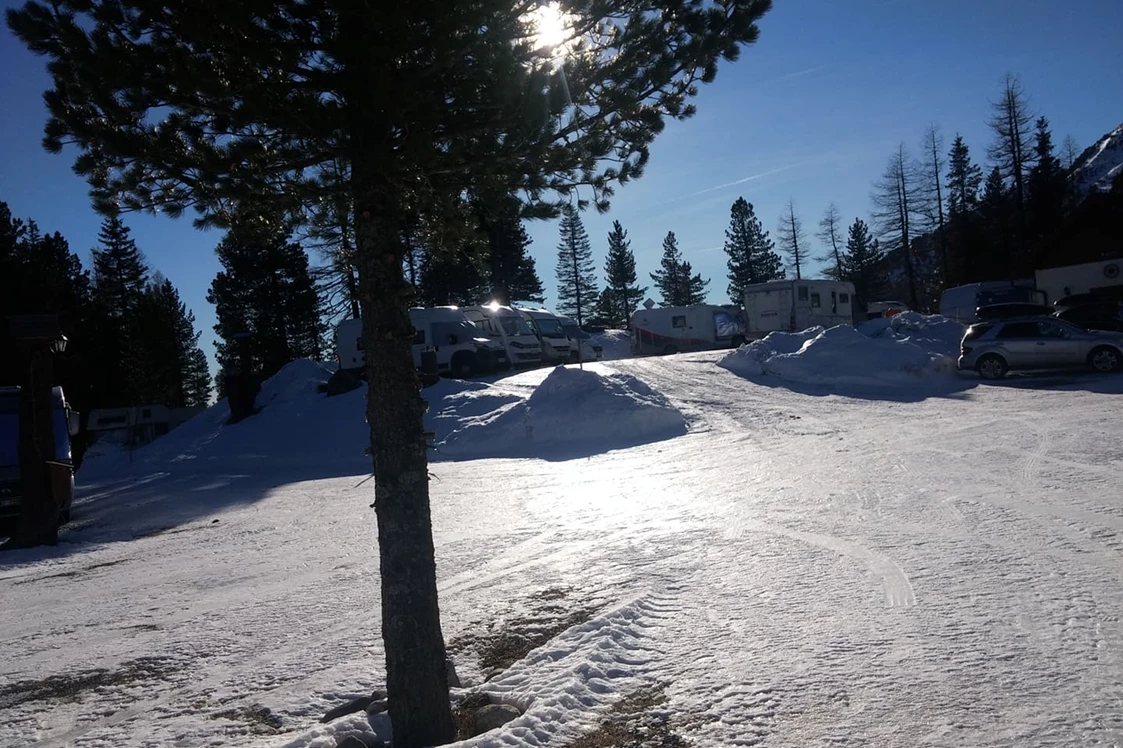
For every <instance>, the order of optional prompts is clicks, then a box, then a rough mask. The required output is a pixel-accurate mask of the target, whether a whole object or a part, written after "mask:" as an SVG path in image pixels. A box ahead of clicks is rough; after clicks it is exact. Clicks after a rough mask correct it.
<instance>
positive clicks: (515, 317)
mask: <svg viewBox="0 0 1123 748" xmlns="http://www.w3.org/2000/svg"><path fill="white" fill-rule="evenodd" d="M463 312H464V314H466V315H467V316H468V319H469V320H471V321H472V323H473V324H475V326H476V327H477V328H479V331H480V334H481V335H484V336H486V337H488V338H490V339H491V340H493V341H495V342H497V343H500V344H502V345H503V347H504V348H506V350H507V358H508V359H509V360H510V362H511V363H512V364H513V365H514V366H537V365H538V364H540V363H542V344H541V343H540V342H539V341H538V338H537V337H536V336H535V334H534V331H533V330H531V329H530V324H529V323H527V321H526V319H524V318H523V316H522V315H521V314H519V313H518V312H516V311H515V310H514V309H512V308H511V307H509V306H502V305H500V304H485V305H482V306H466V307H463Z"/></svg>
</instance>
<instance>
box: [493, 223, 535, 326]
mask: <svg viewBox="0 0 1123 748" xmlns="http://www.w3.org/2000/svg"><path fill="white" fill-rule="evenodd" d="M530 243H531V240H530V236H529V235H528V234H527V233H526V228H525V227H524V226H523V224H522V221H520V220H518V219H517V218H505V219H502V220H500V221H497V222H496V223H495V224H493V225H491V226H490V228H489V231H488V259H489V263H488V268H489V275H488V282H489V284H490V286H491V299H492V300H493V301H497V302H499V303H500V304H504V305H508V304H511V303H512V302H514V301H530V302H534V303H537V304H541V303H543V302H544V301H545V292H544V291H543V288H542V281H541V280H540V279H539V278H538V270H537V269H536V268H535V265H534V258H533V257H531V256H530V253H529V251H528V250H529V247H530Z"/></svg>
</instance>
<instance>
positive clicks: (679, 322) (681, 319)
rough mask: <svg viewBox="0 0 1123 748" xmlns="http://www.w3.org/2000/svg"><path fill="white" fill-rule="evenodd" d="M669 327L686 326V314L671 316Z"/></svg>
mask: <svg viewBox="0 0 1123 748" xmlns="http://www.w3.org/2000/svg"><path fill="white" fill-rule="evenodd" d="M671 327H686V315H685V314H677V315H675V316H674V317H671Z"/></svg>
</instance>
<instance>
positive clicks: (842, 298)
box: [838, 293, 850, 304]
mask: <svg viewBox="0 0 1123 748" xmlns="http://www.w3.org/2000/svg"><path fill="white" fill-rule="evenodd" d="M838 303H839V304H849V303H850V294H848V293H840V294H839V295H838Z"/></svg>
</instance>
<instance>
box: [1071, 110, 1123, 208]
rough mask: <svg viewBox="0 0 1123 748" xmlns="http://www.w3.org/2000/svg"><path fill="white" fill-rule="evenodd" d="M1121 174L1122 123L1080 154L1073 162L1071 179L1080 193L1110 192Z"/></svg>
mask: <svg viewBox="0 0 1123 748" xmlns="http://www.w3.org/2000/svg"><path fill="white" fill-rule="evenodd" d="M1120 174H1123V124H1121V125H1119V127H1117V128H1115V129H1114V130H1112V131H1111V132H1109V133H1108V134H1106V135H1104V136H1103V137H1102V138H1100V139H1099V140H1097V141H1096V142H1095V143H1093V144H1092V145H1091V146H1089V147H1088V148H1087V149H1085V150H1084V152H1083V153H1081V154H1080V157H1079V158H1078V159H1076V163H1075V164H1073V171H1072V179H1073V180H1074V181H1075V184H1076V188H1077V190H1078V191H1079V192H1080V194H1082V195H1087V194H1088V193H1090V192H1110V191H1111V186H1112V184H1113V183H1114V181H1115V179H1116V178H1118V177H1119V175H1120Z"/></svg>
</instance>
